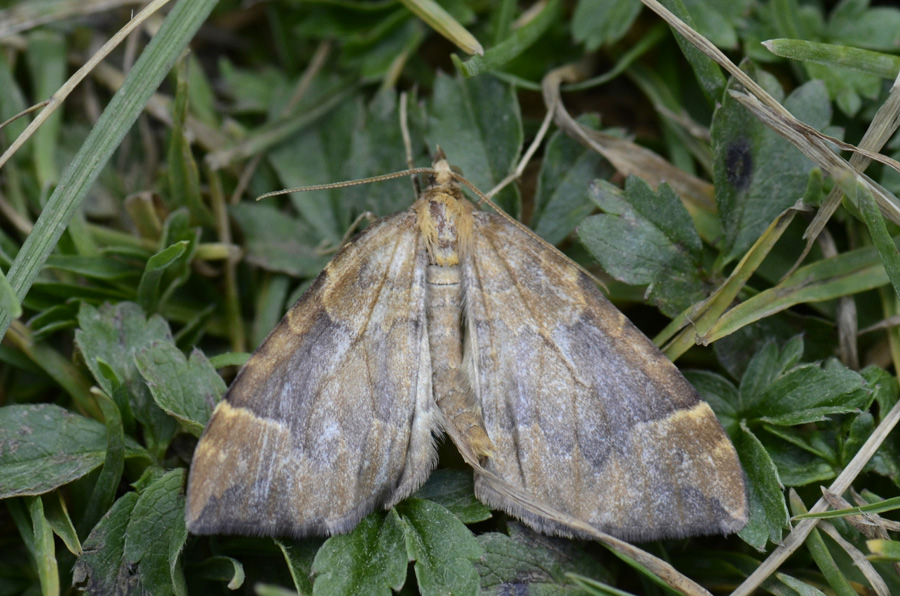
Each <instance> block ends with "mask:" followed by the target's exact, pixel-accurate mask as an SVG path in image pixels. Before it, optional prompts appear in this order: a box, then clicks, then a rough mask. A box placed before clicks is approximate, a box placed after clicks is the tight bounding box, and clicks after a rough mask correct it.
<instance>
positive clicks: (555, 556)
mask: <svg viewBox="0 0 900 596" xmlns="http://www.w3.org/2000/svg"><path fill="white" fill-rule="evenodd" d="M478 543H479V544H480V545H481V547H482V548H483V549H484V555H482V557H481V558H480V559H479V560H478V561H477V562H476V563H475V566H476V568H477V569H478V573H479V575H480V576H481V589H482V590H483V591H485V592H487V593H502V591H503V590H506V591H507V592H511V593H516V594H522V595H524V596H528V595H533V596H542V595H551V594H566V595H572V596H577V595H579V594H583V593H584V592H583V591H581V590H578V589H577V588H576V586H577V584H576V583H575V582H573V580H572V579H571V575H570V574H573V573H577V574H580V575H582V576H586V577H595V578H599V579H602V580H603V581H611V580H612V574H610V573H609V572H608V571H606V570H605V569H604V568H603V567H601V566H600V565H598V564H597V562H596V560H594V558H592V557H590V556H589V555H588V554H587V553H585V552H584V551H583V550H581V548H579V546H578V545H577V544H576V543H573V542H572V541H569V540H563V539H560V538H551V537H549V536H542V535H541V534H538V533H537V532H534V531H532V530H529V529H527V528H525V527H524V526H521V525H519V524H517V523H510V536H507V535H505V534H499V533H496V532H489V533H486V534H482V535H480V536H478Z"/></svg>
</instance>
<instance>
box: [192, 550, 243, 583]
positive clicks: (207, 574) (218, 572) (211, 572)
mask: <svg viewBox="0 0 900 596" xmlns="http://www.w3.org/2000/svg"><path fill="white" fill-rule="evenodd" d="M191 577H202V578H204V579H213V580H218V581H223V582H228V583H227V584H226V587H227V588H228V589H229V590H237V589H238V588H240V587H241V586H242V585H244V579H246V576H245V574H244V566H243V565H241V562H240V561H238V560H237V559H233V558H231V557H226V556H222V555H218V556H214V557H209V558H208V559H206V560H205V561H203V562H202V563H200V564H199V565H197V566H194V567H192V568H191Z"/></svg>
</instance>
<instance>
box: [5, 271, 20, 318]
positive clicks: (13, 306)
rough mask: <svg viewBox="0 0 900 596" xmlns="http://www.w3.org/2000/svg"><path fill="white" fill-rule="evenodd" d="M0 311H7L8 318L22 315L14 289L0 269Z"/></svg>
mask: <svg viewBox="0 0 900 596" xmlns="http://www.w3.org/2000/svg"><path fill="white" fill-rule="evenodd" d="M0 311H3V312H7V313H9V316H10V318H12V319H18V318H19V317H21V316H22V305H21V304H19V298H18V296H16V292H15V290H13V288H12V286H11V285H9V280H7V279H6V276H5V275H4V274H3V270H2V269H0Z"/></svg>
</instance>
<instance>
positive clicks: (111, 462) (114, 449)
mask: <svg viewBox="0 0 900 596" xmlns="http://www.w3.org/2000/svg"><path fill="white" fill-rule="evenodd" d="M107 368H108V367H107ZM120 387H121V385H120ZM94 395H95V397H96V398H97V404H98V405H99V406H100V410H101V411H102V412H103V418H104V421H105V423H106V457H105V458H104V460H103V470H102V471H101V472H100V476H99V477H97V481H96V482H95V483H94V490H93V491H92V492H91V498H90V500H89V501H88V503H87V506H86V507H85V509H84V512H83V513H82V515H81V518H80V519H79V523H78V527H79V529H80V530H82V532H86V531H88V530H90V529H91V528H93V527H94V524H96V523H97V520H98V519H100V516H102V515H103V514H104V513H105V512H106V511H107V510H108V509H109V507H110V505H112V504H113V501H115V499H116V490H118V488H119V482H120V481H121V480H122V472H123V470H124V469H125V432H124V428H123V426H122V416H121V415H120V414H119V408H118V407H117V406H116V404H115V402H114V401H113V400H112V399H110V397H109V396H107V395H106V394H104V393H102V392H97V393H95V394H94Z"/></svg>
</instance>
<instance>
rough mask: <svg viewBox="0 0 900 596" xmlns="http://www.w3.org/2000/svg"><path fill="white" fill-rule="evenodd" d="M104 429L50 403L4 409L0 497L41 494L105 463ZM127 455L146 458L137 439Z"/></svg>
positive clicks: (0, 436)
mask: <svg viewBox="0 0 900 596" xmlns="http://www.w3.org/2000/svg"><path fill="white" fill-rule="evenodd" d="M106 447H107V440H106V428H105V427H104V426H103V425H102V424H100V423H99V422H97V421H96V420H91V419H90V418H85V417H83V416H79V415H77V414H73V413H71V412H69V411H68V410H65V409H63V408H60V407H59V406H54V405H51V404H37V405H11V406H6V407H3V408H0V498H2V499H5V498H9V497H15V496H22V495H40V494H43V493H46V492H49V491H51V490H53V489H54V488H57V487H60V486H62V485H64V484H68V483H70V482H72V481H73V480H76V479H78V478H81V477H82V476H84V475H85V474H87V473H88V472H90V471H91V470H93V469H95V468H97V467H98V466H100V464H102V463H103V461H104V457H105V454H106ZM125 456H126V457H140V456H145V457H146V454H145V453H144V452H143V450H142V449H141V447H140V446H139V445H138V444H137V443H135V442H134V441H133V440H130V439H129V440H127V441H126V454H125Z"/></svg>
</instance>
